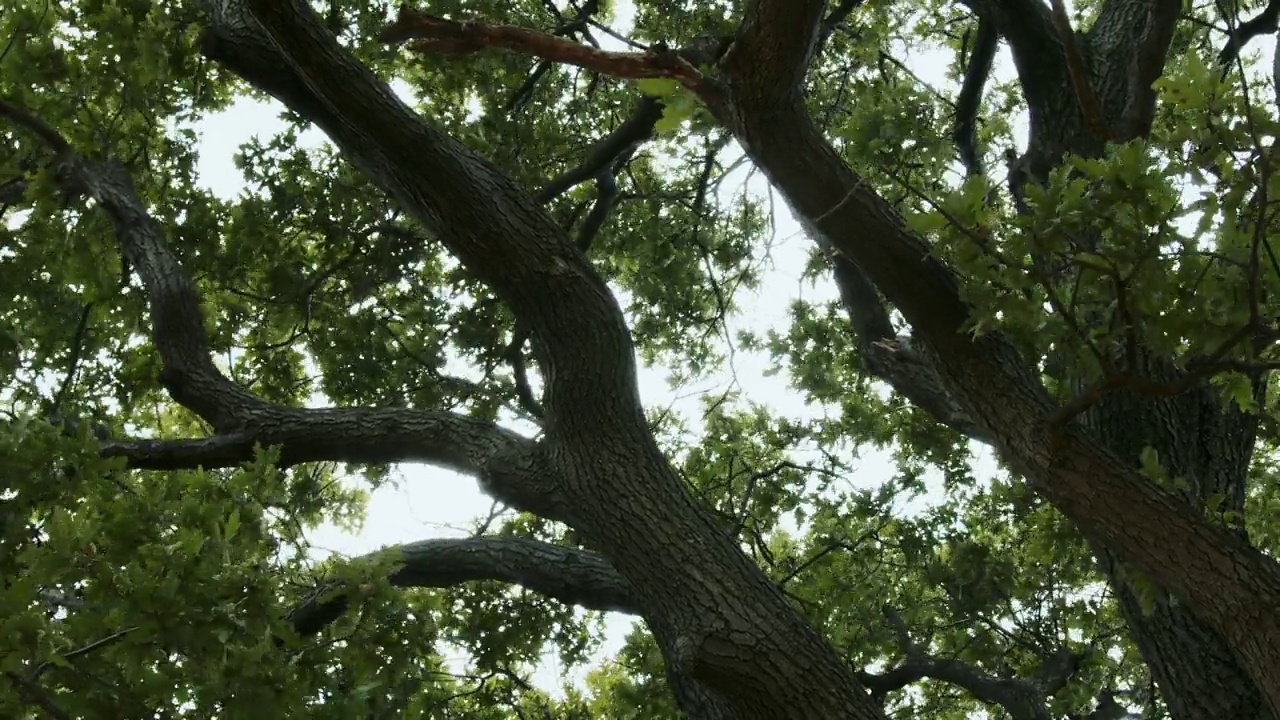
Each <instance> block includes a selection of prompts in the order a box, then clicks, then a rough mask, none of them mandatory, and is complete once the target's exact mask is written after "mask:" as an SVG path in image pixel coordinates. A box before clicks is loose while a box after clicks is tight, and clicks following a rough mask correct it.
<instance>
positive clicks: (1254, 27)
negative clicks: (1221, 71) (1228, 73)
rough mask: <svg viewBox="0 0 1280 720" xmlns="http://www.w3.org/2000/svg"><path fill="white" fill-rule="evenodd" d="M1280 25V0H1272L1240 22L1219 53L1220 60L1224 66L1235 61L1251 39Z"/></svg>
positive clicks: (1272, 30) (1271, 31) (1274, 29)
mask: <svg viewBox="0 0 1280 720" xmlns="http://www.w3.org/2000/svg"><path fill="white" fill-rule="evenodd" d="M1278 25H1280V0H1270V2H1268V3H1267V6H1266V7H1265V8H1263V10H1262V12H1260V13H1258V14H1257V15H1255V16H1253V17H1252V18H1249V19H1248V20H1246V21H1245V22H1242V23H1240V25H1239V27H1237V28H1236V30H1235V32H1233V33H1231V37H1230V38H1228V39H1227V44H1226V45H1224V46H1223V48H1222V52H1220V53H1218V62H1219V63H1220V64H1222V65H1224V66H1226V65H1230V64H1231V63H1233V62H1235V59H1236V58H1237V57H1239V56H1240V51H1241V50H1243V49H1244V46H1245V45H1248V44H1249V41H1251V40H1253V39H1254V38H1256V37H1258V36H1259V35H1265V34H1267V33H1273V32H1275V31H1276V29H1277V26H1278Z"/></svg>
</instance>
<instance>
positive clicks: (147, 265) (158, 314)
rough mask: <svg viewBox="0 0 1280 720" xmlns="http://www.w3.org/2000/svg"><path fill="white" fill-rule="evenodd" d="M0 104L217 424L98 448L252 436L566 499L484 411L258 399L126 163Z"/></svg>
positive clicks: (313, 454) (197, 447)
mask: <svg viewBox="0 0 1280 720" xmlns="http://www.w3.org/2000/svg"><path fill="white" fill-rule="evenodd" d="M0 116H3V117H8V118H10V119H11V120H14V121H15V122H18V123H19V124H21V125H22V126H24V127H26V128H27V129H29V130H31V131H32V132H34V133H35V134H36V135H37V136H38V137H40V138H41V139H42V140H43V141H44V142H46V143H47V144H49V145H50V146H51V147H52V148H54V149H56V150H57V151H58V166H57V167H58V175H57V177H58V180H59V182H60V183H61V184H62V185H63V187H64V188H65V189H66V190H67V191H68V193H70V194H73V195H74V194H79V193H85V194H87V195H89V196H90V197H92V198H93V199H94V200H95V201H96V202H97V204H98V207H99V208H101V209H102V210H103V211H104V212H106V213H107V215H108V216H109V217H110V218H111V220H112V222H113V224H114V225H115V228H116V237H117V239H118V241H119V243H120V247H121V250H122V252H123V253H124V255H125V257H126V258H128V259H129V260H130V261H131V262H132V264H133V266H134V267H135V268H136V269H137V272H138V275H139V276H140V277H141V278H142V282H143V285H144V287H145V288H146V291H147V298H148V300H149V303H150V311H151V321H152V338H153V343H154V345H155V347H156V349H157V350H158V351H159V353H160V357H161V361H162V369H161V374H160V377H161V381H162V382H163V383H164V385H165V387H166V389H167V390H168V391H169V393H170V395H171V396H172V397H173V399H174V400H175V401H177V402H178V403H180V404H181V405H183V406H184V407H187V408H188V409H190V410H192V411H193V412H195V413H196V414H197V415H198V416H200V417H201V418H203V419H204V420H205V421H207V422H208V423H209V424H210V425H212V426H213V428H214V430H215V432H217V433H218V434H217V435H215V436H214V437H210V438H205V439H191V440H177V441H150V440H141V441H110V440H108V441H106V442H105V443H104V445H103V449H102V452H103V453H104V454H105V455H107V456H109V457H124V458H126V459H127V461H128V463H129V465H130V466H132V467H136V468H150V469H175V468H195V467H201V466H203V467H226V466H228V465H234V464H238V463H243V462H245V461H248V460H250V459H252V457H253V454H254V452H255V447H258V446H262V447H268V446H277V445H278V446H280V447H281V456H280V463H281V464H282V465H285V466H291V465H296V464H298V463H302V462H313V461H326V460H330V461H341V462H353V463H370V462H373V463H381V462H392V461H396V460H400V461H422V462H429V463H432V464H435V465H439V466H442V467H447V468H450V469H452V470H456V471H458V472H463V473H467V474H471V475H474V476H478V477H480V479H481V480H482V481H483V482H484V483H485V484H486V489H488V490H489V491H490V492H491V493H492V494H493V495H494V496H495V497H497V498H499V499H500V500H502V501H504V502H506V503H508V504H510V505H512V506H513V507H517V508H519V509H522V510H527V511H530V512H535V513H538V514H540V515H543V516H545V517H549V518H552V519H560V518H562V517H563V515H564V509H563V508H562V507H561V506H559V505H558V504H557V498H556V497H555V496H554V494H552V493H550V492H549V491H548V487H547V485H546V482H547V478H546V477H545V476H544V475H543V474H542V473H540V472H539V468H537V467H536V464H535V460H534V456H535V455H536V449H537V445H536V443H534V442H533V441H530V440H527V439H525V438H523V437H521V436H520V435H518V434H516V433H514V432H511V431H508V430H504V429H502V428H500V427H498V426H496V425H494V424H492V423H487V422H483V421H478V420H475V419H472V418H468V417H466V416H462V415H456V414H453V413H447V412H430V411H421V410H408V409H400V408H388V409H370V408H327V409H302V408H289V407H283V406H279V405H273V404H271V403H268V402H265V401H263V400H262V399H261V398H258V397H257V396H255V395H253V394H252V393H250V392H249V391H247V390H245V389H244V388H243V387H241V386H239V385H237V384H236V383H234V382H232V381H231V380H230V379H229V378H228V377H226V376H225V375H223V374H222V372H221V371H220V370H218V369H217V367H216V366H215V365H214V364H213V359H212V355H211V353H210V348H209V343H208V338H207V334H206V332H205V328H204V320H203V315H202V314H201V312H200V309H199V307H200V298H199V295H198V293H197V291H196V287H195V285H194V283H192V282H191V280H190V278H189V277H188V276H187V275H186V273H185V272H184V271H183V269H182V268H181V267H180V266H179V265H178V261H177V259H176V258H175V257H174V255H173V252H172V251H171V250H170V249H169V247H168V244H167V238H166V233H165V230H164V228H163V227H162V226H161V225H160V224H159V223H158V222H156V221H155V220H154V219H153V218H152V217H151V216H150V215H149V214H147V212H146V209H145V208H144V206H143V204H142V201H141V200H140V199H139V198H138V196H137V194H136V192H135V191H134V188H133V181H132V179H131V178H130V177H129V174H128V172H126V171H125V169H124V167H123V166H122V165H120V164H119V163H117V162H115V161H107V162H90V161H88V160H85V159H83V158H81V157H80V156H78V155H76V154H75V152H74V151H73V150H72V149H71V147H70V145H69V144H68V143H67V142H66V141H65V140H64V139H63V138H62V137H61V135H59V134H58V133H57V131H56V130H54V129H53V128H52V127H51V126H49V125H48V124H47V123H45V122H43V121H42V120H40V119H39V118H36V117H34V116H32V115H31V114H30V113H28V112H27V111H25V110H24V109H22V108H19V107H17V106H14V105H12V104H10V103H7V102H4V101H0Z"/></svg>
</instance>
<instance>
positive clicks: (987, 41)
mask: <svg viewBox="0 0 1280 720" xmlns="http://www.w3.org/2000/svg"><path fill="white" fill-rule="evenodd" d="M999 43H1000V31H999V30H997V29H996V23H995V20H992V19H991V18H979V19H978V31H977V33H976V35H975V37H974V40H973V51H972V52H970V53H969V64H968V66H967V67H966V68H965V71H964V82H963V83H962V84H961V85H960V95H959V96H958V97H957V98H956V120H955V124H954V125H953V126H952V130H951V137H952V140H953V141H954V142H955V144H956V149H957V150H958V151H959V153H960V161H961V162H962V163H964V167H965V171H966V172H967V173H968V174H969V176H970V177H973V176H977V175H982V174H984V170H983V167H982V154H981V153H980V152H979V150H978V108H980V107H981V106H982V93H983V89H984V88H985V87H986V85H987V80H988V79H989V78H990V77H991V67H992V65H993V64H994V63H995V59H996V49H997V47H998V46H999Z"/></svg>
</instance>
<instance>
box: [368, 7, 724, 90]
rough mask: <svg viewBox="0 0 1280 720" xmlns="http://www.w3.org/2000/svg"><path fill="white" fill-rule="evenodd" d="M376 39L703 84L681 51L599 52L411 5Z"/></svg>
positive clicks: (440, 50) (457, 52)
mask: <svg viewBox="0 0 1280 720" xmlns="http://www.w3.org/2000/svg"><path fill="white" fill-rule="evenodd" d="M378 39H379V40H382V41H383V42H388V43H402V42H407V41H413V42H412V43H411V44H410V45H409V47H410V49H413V50H416V51H418V52H423V53H433V54H439V55H465V54H469V53H473V52H478V51H480V50H486V49H489V48H506V49H508V50H516V51H519V52H523V53H526V54H530V55H534V56H537V57H541V58H545V59H547V60H553V61H555V62H561V63H566V64H569V65H576V66H578V67H583V68H586V69H588V70H594V71H596V72H599V73H603V74H605V75H609V76H612V77H618V78H673V79H675V80H678V81H680V83H681V84H683V85H685V86H687V87H689V88H691V89H692V88H698V87H699V86H701V85H702V84H703V80H704V78H703V77H702V73H701V72H700V71H699V70H698V69H697V67H695V66H694V65H693V64H692V63H690V62H689V61H688V60H686V59H685V58H683V57H682V56H681V55H680V54H679V53H677V52H673V51H662V50H650V51H648V52H643V53H629V52H611V51H608V50H598V49H596V48H593V47H588V46H586V45H583V44H582V43H578V42H574V41H573V40H570V39H567V38H562V37H556V36H554V35H550V34H547V33H543V32H539V31H537V30H530V29H528V28H522V27H516V26H513V25H491V24H488V23H482V22H471V21H461V22H459V21H456V20H446V19H444V18H438V17H433V16H431V15H425V14H423V13H420V12H418V11H417V10H414V9H413V8H410V7H409V6H408V5H401V6H400V14H399V15H398V16H397V17H396V19H395V22H393V23H391V24H390V25H388V26H387V27H386V28H385V29H384V30H383V31H382V34H381V35H380V36H379V37H378Z"/></svg>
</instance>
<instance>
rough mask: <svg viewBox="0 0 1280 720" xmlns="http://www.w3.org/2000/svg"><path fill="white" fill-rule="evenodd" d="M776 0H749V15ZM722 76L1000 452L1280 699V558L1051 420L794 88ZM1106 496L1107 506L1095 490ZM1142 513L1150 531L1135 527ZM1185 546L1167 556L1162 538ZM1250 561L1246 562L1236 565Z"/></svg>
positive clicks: (831, 233) (774, 175)
mask: <svg viewBox="0 0 1280 720" xmlns="http://www.w3.org/2000/svg"><path fill="white" fill-rule="evenodd" d="M772 3H773V0H757V2H756V3H755V5H756V6H757V7H755V8H753V9H752V10H748V15H750V14H752V13H759V12H760V10H759V7H765V6H770V5H772ZM738 72H742V73H745V75H743V76H741V77H740V76H738V75H736V74H729V75H728V77H726V78H725V81H726V86H727V96H728V97H730V98H732V107H730V108H725V109H719V108H715V107H713V108H712V112H713V114H714V115H715V116H716V118H717V119H718V120H720V121H721V122H722V123H724V124H725V125H726V126H727V127H729V129H730V130H731V131H732V132H733V133H734V135H735V137H736V138H737V139H738V141H739V142H740V143H741V144H742V145H743V147H744V149H745V150H746V152H747V154H748V155H749V156H750V157H751V159H752V160H754V161H755V163H756V164H757V165H758V166H759V167H760V168H761V169H762V170H763V171H764V173H765V174H766V176H767V177H768V178H769V180H770V181H771V182H772V183H773V185H774V186H775V187H776V188H778V189H779V190H780V191H781V194H782V195H783V196H784V197H785V198H786V199H787V201H788V202H789V203H790V204H791V205H792V207H794V208H795V209H796V211H797V214H799V215H800V216H803V217H806V218H808V219H809V221H810V222H811V223H812V224H813V226H814V227H816V228H817V230H818V231H819V232H820V233H821V234H822V235H823V236H825V238H826V240H827V241H828V242H830V243H831V246H832V247H833V248H834V249H836V250H838V251H839V252H841V253H843V254H845V255H846V256H847V257H848V258H849V259H850V260H851V261H853V262H854V263H855V264H856V265H857V267H858V268H859V269H861V270H862V271H863V272H865V273H866V275H867V277H868V279H870V280H871V281H872V283H873V284H874V285H875V287H876V288H877V289H878V290H879V291H880V293H881V294H883V295H884V297H885V298H886V299H887V300H888V301H889V302H890V303H892V304H893V305H894V306H895V307H896V308H897V309H898V310H899V311H900V312H901V313H902V315H903V316H904V318H905V319H906V320H907V322H908V323H909V324H910V325H911V328H912V331H913V336H912V337H913V340H915V341H918V342H916V343H913V344H915V345H916V346H917V347H918V349H919V350H920V351H922V352H926V353H928V354H929V358H930V362H931V364H933V365H934V366H935V367H936V368H937V369H938V370H939V374H940V375H941V376H942V378H943V380H944V381H945V383H946V385H947V387H948V389H949V390H952V391H954V395H955V398H956V400H957V401H958V402H959V403H960V404H961V406H962V407H964V408H965V409H967V410H968V411H969V412H970V413H971V415H972V417H974V418H975V419H976V420H977V421H978V423H979V424H981V425H982V426H984V427H986V428H987V429H988V430H989V431H990V432H991V434H992V436H993V437H994V438H996V439H997V449H998V450H999V451H1000V452H1001V453H1002V455H1003V456H1004V457H1005V459H1006V461H1007V462H1009V463H1010V464H1011V466H1013V467H1014V468H1015V469H1017V470H1018V471H1020V472H1021V473H1022V474H1023V475H1024V476H1025V477H1026V478H1027V480H1028V481H1029V483H1030V484H1031V485H1032V487H1033V488H1034V489H1035V490H1036V491H1037V492H1039V493H1040V494H1042V495H1043V496H1044V497H1045V498H1046V499H1047V500H1048V501H1050V502H1051V503H1052V504H1053V505H1054V506H1055V507H1056V508H1057V509H1058V510H1060V511H1061V512H1062V513H1063V514H1064V515H1066V516H1067V517H1068V518H1070V519H1071V520H1072V521H1074V522H1075V523H1076V524H1077V525H1078V526H1079V527H1080V529H1081V531H1082V532H1083V533H1084V534H1085V535H1086V537H1089V538H1091V539H1093V540H1095V541H1099V542H1102V543H1104V544H1106V545H1108V546H1109V547H1111V548H1112V549H1113V550H1114V551H1115V552H1116V553H1117V555H1119V556H1121V557H1122V558H1123V559H1124V560H1125V561H1126V562H1130V563H1133V564H1134V565H1135V566H1136V567H1138V568H1140V569H1141V570H1143V571H1144V572H1146V573H1147V574H1148V575H1149V576H1150V577H1151V578H1152V579H1153V580H1155V581H1156V582H1157V583H1159V584H1160V585H1162V586H1163V587H1164V588H1165V589H1167V590H1168V591H1170V592H1171V593H1172V594H1174V595H1177V596H1178V597H1179V599H1180V600H1183V601H1185V602H1186V603H1187V605H1188V607H1189V608H1190V609H1191V610H1192V611H1193V612H1195V613H1196V614H1197V615H1198V616H1200V617H1202V618H1204V619H1205V620H1206V622H1210V623H1212V624H1213V625H1214V626H1215V629H1217V630H1218V631H1219V632H1222V633H1223V635H1224V636H1226V637H1227V638H1228V639H1229V640H1230V641H1231V642H1232V643H1233V644H1234V646H1235V647H1236V649H1237V650H1238V651H1239V652H1240V656H1241V659H1242V664H1244V665H1245V666H1246V667H1247V668H1248V671H1249V673H1250V676H1251V677H1252V679H1253V680H1254V681H1255V682H1256V683H1257V684H1258V686H1259V687H1264V688H1276V690H1274V691H1273V692H1272V694H1271V696H1270V700H1271V702H1272V705H1273V706H1274V707H1276V708H1277V709H1278V710H1280V657H1277V656H1276V655H1275V653H1274V652H1273V650H1274V648H1275V647H1277V646H1280V618H1277V616H1276V615H1275V613H1274V607H1275V602H1277V600H1276V599H1277V598H1280V565H1277V563H1276V562H1275V561H1274V560H1273V559H1271V558H1268V557H1266V556H1264V555H1263V554H1261V553H1260V552H1258V551H1257V550H1256V549H1255V548H1252V547H1250V546H1249V545H1248V543H1247V542H1245V541H1244V540H1243V539H1242V538H1240V537H1238V536H1237V535H1235V534H1233V533H1232V532H1230V531H1229V530H1228V529H1226V528H1224V527H1221V526H1218V525H1214V524H1212V523H1210V522H1209V521H1207V520H1206V519H1205V518H1204V517H1203V516H1202V514H1200V513H1198V512H1196V511H1195V510H1193V509H1192V508H1191V507H1189V506H1187V505H1186V504H1185V503H1182V502H1180V501H1179V499H1178V498H1176V497H1175V496H1174V495H1173V494H1171V493H1170V492H1168V491H1166V490H1164V489H1162V488H1160V487H1159V486H1157V485H1156V484H1155V483H1151V482H1150V481H1148V480H1146V479H1145V478H1143V476H1142V475H1141V474H1140V473H1138V472H1137V471H1136V470H1134V469H1132V468H1131V466H1130V465H1129V463H1127V462H1125V461H1124V460H1122V459H1120V458H1118V457H1117V456H1116V455H1115V454H1114V453H1112V452H1110V451H1109V450H1107V449H1106V448H1105V447H1103V446H1102V445H1101V444H1100V443H1099V442H1098V441H1097V440H1096V439H1095V438H1092V437H1090V436H1088V435H1087V434H1086V433H1085V432H1083V431H1081V430H1079V429H1077V428H1067V429H1063V430H1061V431H1059V430H1055V429H1052V428H1049V427H1047V425H1046V419H1047V418H1048V417H1049V416H1050V415H1051V414H1052V413H1053V411H1054V410H1055V409H1056V404H1055V403H1054V402H1053V400H1052V398H1051V397H1050V396H1049V394H1048V392H1047V391H1046V390H1045V388H1044V386H1043V384H1042V383H1041V381H1040V379H1039V377H1038V376H1037V374H1036V372H1035V370H1034V369H1033V368H1032V367H1030V366H1029V365H1028V364H1027V362H1026V360H1025V359H1023V358H1022V357H1021V355H1020V353H1019V352H1018V350H1017V348H1016V346H1015V345H1014V344H1013V343H1012V342H1011V341H1010V340H1009V339H1008V338H1007V337H1005V336H1003V335H1002V334H1001V333H999V332H989V333H986V334H980V335H974V334H971V332H970V330H969V326H970V324H971V316H970V310H969V308H968V307H967V305H966V304H965V303H964V302H963V301H962V299H961V297H960V294H959V287H958V284H957V280H956V278H955V276H954V275H953V274H952V273H951V271H950V270H949V268H947V267H946V266H945V265H944V264H943V263H942V262H941V261H939V260H938V259H937V257H936V256H934V255H932V254H931V253H930V248H929V246H928V245H927V244H926V243H925V242H924V241H923V240H922V238H920V237H919V236H917V235H915V234H914V233H912V232H911V231H910V230H909V229H908V227H907V226H906V223H905V221H904V220H903V218H902V217H901V215H900V214H899V213H898V212H897V211H896V210H895V209H894V208H893V206H892V205H890V204H889V203H888V202H887V201H885V200H884V198H882V197H880V196H879V195H877V194H876V193H875V191H874V190H873V189H872V188H870V187H869V186H868V185H867V183H866V182H865V181H864V179H863V178H862V177H860V176H859V175H857V173H855V172H854V171H853V170H852V169H851V168H850V167H849V166H848V165H847V164H846V163H845V162H844V161H843V159H842V158H841V157H840V155H839V154H838V153H837V152H836V151H835V149H834V148H833V147H831V144H830V143H829V142H828V141H827V140H826V138H825V137H823V135H822V132H821V131H820V130H819V128H818V127H817V126H816V124H815V123H814V121H813V118H812V117H811V116H810V115H809V113H808V111H807V109H806V108H805V106H804V103H803V99H802V98H801V97H799V96H793V97H791V98H789V99H784V101H783V102H782V103H781V104H780V99H779V97H778V95H777V93H776V92H775V91H774V89H773V88H771V87H769V86H765V88H764V92H762V93H759V94H757V93H755V90H756V89H758V88H760V87H761V86H760V84H759V82H758V80H757V79H756V78H753V77H751V76H750V73H751V70H750V68H740V69H738ZM1099 497H1106V498H1108V502H1107V503H1099V502H1097V501H1096V499H1097V498H1099ZM1137 519H1141V524H1142V527H1143V528H1144V531H1143V532H1141V533H1135V532H1133V527H1134V525H1135V522H1136V521H1137ZM1174 547H1177V548H1179V552H1178V553H1177V554H1176V555H1171V554H1170V553H1169V551H1168V549H1169V548H1174ZM1245 566H1247V567H1248V570H1245V569H1243V568H1244V567H1245Z"/></svg>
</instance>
